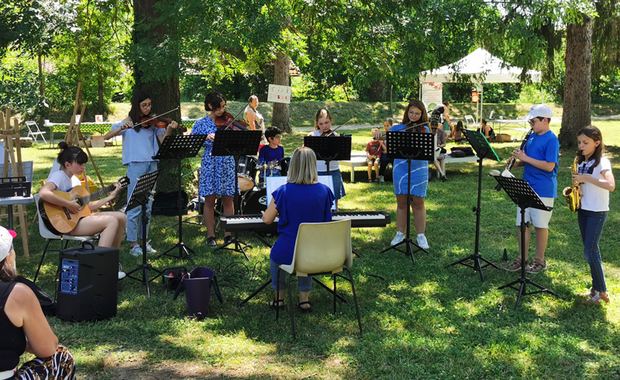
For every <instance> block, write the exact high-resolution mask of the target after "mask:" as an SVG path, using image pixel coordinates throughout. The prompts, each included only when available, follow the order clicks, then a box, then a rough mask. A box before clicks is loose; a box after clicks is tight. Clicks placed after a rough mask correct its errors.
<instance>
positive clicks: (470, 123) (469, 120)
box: [465, 115, 478, 130]
mask: <svg viewBox="0 0 620 380" xmlns="http://www.w3.org/2000/svg"><path fill="white" fill-rule="evenodd" d="M465 122H466V123H467V129H474V130H475V129H476V128H478V126H477V125H476V119H474V117H473V116H471V115H465Z"/></svg>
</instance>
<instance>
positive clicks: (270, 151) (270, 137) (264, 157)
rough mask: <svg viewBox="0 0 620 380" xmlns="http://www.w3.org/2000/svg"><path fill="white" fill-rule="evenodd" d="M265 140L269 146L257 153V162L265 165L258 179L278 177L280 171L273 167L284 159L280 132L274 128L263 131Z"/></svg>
mask: <svg viewBox="0 0 620 380" xmlns="http://www.w3.org/2000/svg"><path fill="white" fill-rule="evenodd" d="M265 138H266V139H267V141H268V142H269V145H265V146H263V147H262V148H261V149H260V151H259V152H258V162H260V163H261V164H264V165H267V170H266V171H261V173H260V174H259V176H258V177H259V178H264V177H265V173H266V174H267V176H269V177H271V176H279V175H280V170H278V169H277V168H276V167H275V166H276V165H277V164H278V162H279V161H280V160H281V159H283V158H284V148H283V147H281V146H280V142H281V141H282V132H281V131H280V130H279V129H278V128H276V127H269V128H267V130H266V131H265Z"/></svg>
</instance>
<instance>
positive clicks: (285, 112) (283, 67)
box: [271, 52, 293, 133]
mask: <svg viewBox="0 0 620 380" xmlns="http://www.w3.org/2000/svg"><path fill="white" fill-rule="evenodd" d="M290 62H291V59H290V58H289V56H288V55H287V54H286V53H284V52H278V53H277V54H276V61H275V64H274V75H273V83H274V84H277V85H280V86H290V83H289V71H288V70H289V65H290ZM271 125H272V126H274V127H278V129H279V130H281V131H282V132H286V133H291V132H293V128H292V127H291V121H290V118H289V105H288V104H286V103H274V104H273V116H272V118H271Z"/></svg>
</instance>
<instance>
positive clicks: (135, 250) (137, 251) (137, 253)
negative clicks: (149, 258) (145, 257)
mask: <svg viewBox="0 0 620 380" xmlns="http://www.w3.org/2000/svg"><path fill="white" fill-rule="evenodd" d="M147 251H148V246H147ZM129 254H130V255H132V256H135V257H140V256H142V247H140V244H136V245H134V246H133V247H131V249H130V250H129Z"/></svg>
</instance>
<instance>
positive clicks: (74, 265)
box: [56, 242, 118, 322]
mask: <svg viewBox="0 0 620 380" xmlns="http://www.w3.org/2000/svg"><path fill="white" fill-rule="evenodd" d="M59 265H60V267H59V270H60V282H59V285H58V308H57V314H56V316H57V317H58V318H60V319H64V320H67V321H75V322H79V321H92V320H101V319H108V318H112V317H114V316H116V304H117V299H118V298H117V296H118V294H117V293H118V249H116V248H108V247H95V246H94V245H93V244H92V243H90V242H84V243H82V244H81V245H79V246H77V247H73V248H69V249H65V250H62V251H60V264H59Z"/></svg>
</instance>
